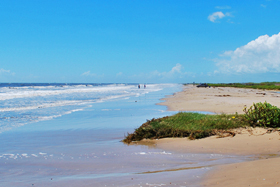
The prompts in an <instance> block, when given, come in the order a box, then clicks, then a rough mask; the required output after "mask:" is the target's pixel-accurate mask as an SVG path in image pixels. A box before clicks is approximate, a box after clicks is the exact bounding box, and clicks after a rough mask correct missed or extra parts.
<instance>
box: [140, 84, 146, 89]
mask: <svg viewBox="0 0 280 187" xmlns="http://www.w3.org/2000/svg"><path fill="white" fill-rule="evenodd" d="M140 87H141V86H140V84H138V88H139V89H140ZM144 88H146V84H144Z"/></svg>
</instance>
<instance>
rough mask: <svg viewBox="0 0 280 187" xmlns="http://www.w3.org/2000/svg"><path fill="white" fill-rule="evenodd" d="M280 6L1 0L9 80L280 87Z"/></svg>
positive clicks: (4, 75) (238, 1)
mask: <svg viewBox="0 0 280 187" xmlns="http://www.w3.org/2000/svg"><path fill="white" fill-rule="evenodd" d="M279 8H280V1H279V0H254V1H244V0H234V1H225V0H220V1H218V0H211V1H209V0H204V1H202V0H195V1H193V0H106V1H100V0H96V1H95V0H76V1H74V0H48V1H46V0H28V1H22V0H1V2H0V23H1V27H0V82H47V83H51V82H68V83H70V82H75V83H81V82H84V83H88V82H91V83H94V82H98V83H113V82H115V83H163V82H164V83H187V82H249V81H251V82H262V81H280V76H279V75H280V24H279V21H278V20H279V18H280V11H279Z"/></svg>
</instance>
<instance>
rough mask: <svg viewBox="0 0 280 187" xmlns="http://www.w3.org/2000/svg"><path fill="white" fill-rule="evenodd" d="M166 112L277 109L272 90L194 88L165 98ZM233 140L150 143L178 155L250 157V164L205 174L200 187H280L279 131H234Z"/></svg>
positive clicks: (225, 111)
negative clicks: (255, 107) (261, 104)
mask: <svg viewBox="0 0 280 187" xmlns="http://www.w3.org/2000/svg"><path fill="white" fill-rule="evenodd" d="M164 100H165V102H164V103H160V105H167V106H168V109H169V110H174V111H176V110H177V111H210V112H214V113H235V112H238V113H243V108H244V106H247V107H249V106H251V105H252V104H253V102H255V103H256V102H264V101H267V102H268V103H271V104H272V105H276V106H278V107H279V106H280V98H279V94H277V93H276V92H275V91H265V90H253V89H238V88H196V87H193V86H186V88H185V89H184V91H182V92H179V93H176V94H174V95H173V96H170V97H168V98H165V99H164ZM236 132H237V135H236V136H234V137H226V138H217V137H209V138H205V139H201V140H194V141H190V140H188V139H187V138H167V139H161V140H154V141H152V142H153V143H154V144H156V147H157V148H161V149H166V150H173V151H178V152H193V153H215V154H217V153H219V154H232V155H244V156H245V155H247V156H249V155H251V157H252V160H253V161H247V162H242V163H237V164H236V163H235V164H227V165H222V166H218V167H214V169H213V170H212V171H211V172H208V174H206V175H205V178H204V180H202V181H201V186H274V185H279V186H280V177H279V176H280V167H279V166H280V141H279V140H280V136H279V131H275V132H267V129H262V128H255V129H253V128H248V129H237V130H236Z"/></svg>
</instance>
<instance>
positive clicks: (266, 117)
mask: <svg viewBox="0 0 280 187" xmlns="http://www.w3.org/2000/svg"><path fill="white" fill-rule="evenodd" d="M243 111H244V112H245V116H244V117H245V119H246V120H248V121H249V123H251V125H253V126H260V127H274V128H275V127H280V109H279V108H277V107H276V106H273V105H271V104H269V103H267V102H264V103H261V102H260V103H254V104H253V105H252V106H251V107H250V108H249V109H248V110H247V108H246V107H245V108H244V110H243Z"/></svg>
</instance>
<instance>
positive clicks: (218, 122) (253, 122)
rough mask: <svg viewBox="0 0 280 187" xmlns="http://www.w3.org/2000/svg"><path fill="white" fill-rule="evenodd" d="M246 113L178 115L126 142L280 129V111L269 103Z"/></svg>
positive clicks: (154, 122) (155, 123)
mask: <svg viewBox="0 0 280 187" xmlns="http://www.w3.org/2000/svg"><path fill="white" fill-rule="evenodd" d="M244 112H245V114H242V115H240V114H237V113H236V114H235V115H226V114H220V115H206V114H199V113H186V112H185V113H183V112H180V113H177V114H175V115H173V116H166V117H163V118H158V119H152V120H148V121H147V122H146V123H144V124H142V125H141V126H140V127H139V128H137V129H135V131H134V133H132V134H127V136H126V137H125V139H124V140H123V142H125V143H130V142H132V141H140V140H142V139H145V138H147V139H159V138H166V137H189V138H190V139H199V138H205V137H208V136H212V135H219V136H221V137H223V136H234V135H235V134H234V133H233V132H232V131H230V130H231V129H235V128H239V127H246V126H252V127H256V126H259V127H271V128H279V127H280V109H279V108H277V107H276V106H273V105H271V104H269V103H267V102H264V103H254V104H253V105H252V106H251V107H250V108H248V109H247V108H244Z"/></svg>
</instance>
